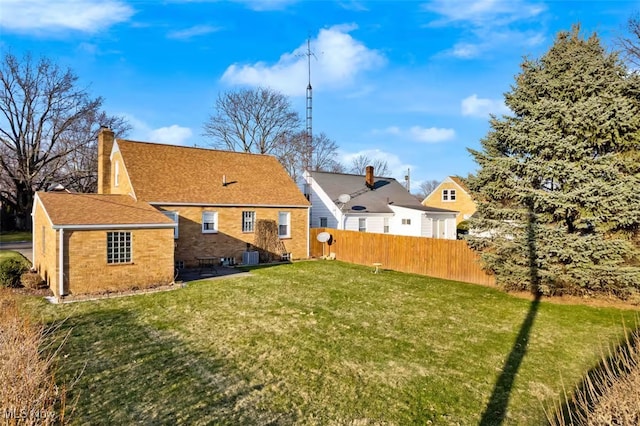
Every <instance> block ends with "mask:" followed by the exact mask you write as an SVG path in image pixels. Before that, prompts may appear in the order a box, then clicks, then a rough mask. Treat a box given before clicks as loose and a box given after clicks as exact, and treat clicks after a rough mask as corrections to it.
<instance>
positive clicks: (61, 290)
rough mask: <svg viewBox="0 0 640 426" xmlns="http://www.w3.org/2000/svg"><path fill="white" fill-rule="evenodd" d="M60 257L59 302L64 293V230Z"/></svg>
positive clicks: (61, 236)
mask: <svg viewBox="0 0 640 426" xmlns="http://www.w3.org/2000/svg"><path fill="white" fill-rule="evenodd" d="M59 245H60V256H59V265H58V268H59V270H58V300H61V299H62V295H63V293H64V228H60V244H59Z"/></svg>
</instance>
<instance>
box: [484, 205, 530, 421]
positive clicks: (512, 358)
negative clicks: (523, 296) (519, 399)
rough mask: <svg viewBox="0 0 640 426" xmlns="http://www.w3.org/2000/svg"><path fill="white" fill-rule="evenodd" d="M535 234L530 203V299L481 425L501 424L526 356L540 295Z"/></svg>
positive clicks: (528, 243) (528, 242)
mask: <svg viewBox="0 0 640 426" xmlns="http://www.w3.org/2000/svg"><path fill="white" fill-rule="evenodd" d="M536 234H537V222H536V215H535V212H534V211H533V207H532V205H531V204H530V206H529V214H528V220H527V256H528V266H529V285H530V287H529V288H530V290H531V293H532V294H533V295H534V300H532V301H531V304H530V305H529V311H528V312H527V316H526V317H525V319H524V321H523V322H522V325H521V326H520V331H519V332H518V336H517V337H516V340H515V342H514V343H513V346H512V347H511V352H509V356H508V357H507V359H506V361H505V363H504V365H503V367H502V372H501V373H500V376H499V377H498V380H497V381H496V384H495V386H494V387H493V391H492V392H491V397H490V398H489V402H488V404H487V406H486V408H485V410H484V412H483V413H482V418H481V419H480V423H479V424H480V425H483V426H490V425H501V424H502V423H503V422H504V420H505V417H506V415H507V407H508V406H509V398H510V396H511V390H512V388H513V382H514V381H515V378H516V376H517V374H518V370H519V369H520V365H521V364H522V360H523V359H524V356H525V354H526V353H527V346H528V345H529V336H530V334H531V329H532V328H533V323H534V321H535V319H536V315H537V314H538V307H539V305H540V297H541V293H540V275H539V272H538V253H537V249H536V236H537V235H536Z"/></svg>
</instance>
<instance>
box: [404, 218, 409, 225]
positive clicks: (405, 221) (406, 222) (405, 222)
mask: <svg viewBox="0 0 640 426" xmlns="http://www.w3.org/2000/svg"><path fill="white" fill-rule="evenodd" d="M402 224H403V225H411V219H402Z"/></svg>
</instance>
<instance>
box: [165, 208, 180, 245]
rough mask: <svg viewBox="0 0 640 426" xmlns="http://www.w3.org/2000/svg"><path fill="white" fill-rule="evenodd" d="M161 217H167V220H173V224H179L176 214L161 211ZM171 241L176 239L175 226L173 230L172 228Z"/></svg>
mask: <svg viewBox="0 0 640 426" xmlns="http://www.w3.org/2000/svg"><path fill="white" fill-rule="evenodd" d="M162 214H163V215H165V216H166V217H168V218H169V219H171V220H173V222H174V223H176V224H177V223H179V222H178V221H179V215H178V212H170V211H163V212H162ZM173 239H174V240H177V239H178V227H177V226H176V227H175V228H173Z"/></svg>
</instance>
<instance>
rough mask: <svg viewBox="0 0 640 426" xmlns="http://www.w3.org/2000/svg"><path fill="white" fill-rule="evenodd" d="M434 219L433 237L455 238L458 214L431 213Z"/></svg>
mask: <svg viewBox="0 0 640 426" xmlns="http://www.w3.org/2000/svg"><path fill="white" fill-rule="evenodd" d="M429 216H430V217H431V219H432V221H431V222H432V231H433V238H443V239H447V240H455V239H456V238H457V235H456V215H455V214H430V215H429Z"/></svg>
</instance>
